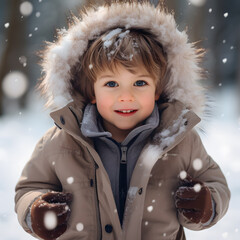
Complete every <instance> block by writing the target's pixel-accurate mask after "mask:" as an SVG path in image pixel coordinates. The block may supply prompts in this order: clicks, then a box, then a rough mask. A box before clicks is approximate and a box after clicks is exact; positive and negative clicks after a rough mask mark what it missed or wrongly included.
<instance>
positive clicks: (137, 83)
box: [134, 80, 147, 87]
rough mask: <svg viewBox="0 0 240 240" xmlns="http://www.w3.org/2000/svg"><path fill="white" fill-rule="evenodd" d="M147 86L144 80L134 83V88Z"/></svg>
mask: <svg viewBox="0 0 240 240" xmlns="http://www.w3.org/2000/svg"><path fill="white" fill-rule="evenodd" d="M145 85H147V83H146V82H145V81H143V80H138V81H136V82H135V83H134V86H138V87H141V86H145Z"/></svg>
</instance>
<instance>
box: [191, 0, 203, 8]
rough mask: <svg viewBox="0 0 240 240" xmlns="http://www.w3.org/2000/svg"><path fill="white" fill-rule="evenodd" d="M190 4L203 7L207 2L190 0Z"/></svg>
mask: <svg viewBox="0 0 240 240" xmlns="http://www.w3.org/2000/svg"><path fill="white" fill-rule="evenodd" d="M189 2H190V3H191V4H192V5H194V6H196V7H201V6H203V5H204V4H205V3H206V0H189Z"/></svg>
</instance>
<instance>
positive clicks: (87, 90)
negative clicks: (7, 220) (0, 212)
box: [15, 1, 230, 240]
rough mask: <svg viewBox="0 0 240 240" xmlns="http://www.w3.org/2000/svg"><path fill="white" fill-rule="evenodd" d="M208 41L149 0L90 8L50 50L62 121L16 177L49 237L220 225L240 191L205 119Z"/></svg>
mask: <svg viewBox="0 0 240 240" xmlns="http://www.w3.org/2000/svg"><path fill="white" fill-rule="evenodd" d="M198 58H199V56H198V54H197V51H196V49H194V48H193V46H192V45H191V44H190V43H188V42H187V36H186V34H185V33H184V32H183V33H181V32H179V31H178V30H177V29H176V25H175V22H174V19H173V16H172V15H170V14H168V13H166V12H165V11H164V10H163V9H161V8H160V7H157V8H155V7H154V6H152V5H151V4H149V3H147V2H143V3H138V1H129V2H128V1H125V2H124V3H118V2H116V3H112V4H110V5H109V6H102V7H99V8H90V9H87V10H86V12H85V13H84V14H82V19H81V20H78V19H75V21H74V24H73V26H71V27H70V29H69V30H68V31H67V32H66V31H63V32H61V33H60V35H59V40H58V41H57V42H56V43H53V44H51V45H49V47H48V48H47V50H46V52H45V54H44V56H43V69H44V72H45V77H44V79H43V81H42V83H41V87H42V90H43V93H44V94H45V95H46V97H47V98H48V106H50V107H52V109H53V110H54V111H52V113H51V117H52V118H53V120H54V122H55V124H56V127H53V128H52V129H50V130H49V131H48V132H47V133H46V134H45V135H44V137H43V138H42V139H41V140H40V141H39V143H38V144H37V146H36V149H35V151H34V153H33V155H32V158H31V160H30V161H29V162H28V163H27V164H26V166H25V168H24V170H23V173H22V176H21V178H20V180H19V182H18V184H17V186H16V197H15V201H16V212H17V214H18V219H19V222H20V224H21V225H22V226H23V228H24V229H25V230H26V231H27V232H29V233H30V234H32V235H33V236H34V237H37V238H41V239H56V238H58V239H59V240H60V239H61V240H67V239H68V240H69V239H71V240H73V239H91V240H94V239H112V240H113V239H114V240H120V239H121V240H132V239H134V240H140V239H142V240H148V239H151V240H154V239H168V240H173V239H174V240H175V239H176V240H183V239H185V235H184V230H183V227H186V228H189V229H193V230H201V229H205V228H209V227H211V226H212V225H214V224H215V223H217V221H219V220H220V219H221V218H222V217H223V215H224V214H225V213H226V211H227V208H228V202H229V199H230V192H229V189H228V187H227V183H226V180H225V177H224V176H223V174H222V172H221V170H220V168H219V167H218V165H217V164H216V163H215V162H214V161H213V160H212V159H211V157H210V156H208V154H207V153H206V151H205V149H204V147H203V145H202V143H201V140H200V138H199V136H198V134H197V133H196V131H194V130H193V128H194V126H196V124H197V123H199V121H200V119H199V117H198V116H197V115H196V114H195V113H194V112H193V111H195V112H197V113H198V114H202V113H203V110H204V109H203V107H204V93H203V89H202V88H201V87H200V85H199V84H198V80H199V79H200V70H201V69H200V68H199V66H198V64H197V63H198Z"/></svg>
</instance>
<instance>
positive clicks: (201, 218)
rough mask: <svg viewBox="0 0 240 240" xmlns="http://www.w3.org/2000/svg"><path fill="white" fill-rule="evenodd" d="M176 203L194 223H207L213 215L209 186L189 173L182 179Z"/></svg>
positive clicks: (176, 194)
mask: <svg viewBox="0 0 240 240" xmlns="http://www.w3.org/2000/svg"><path fill="white" fill-rule="evenodd" d="M175 205H176V208H177V209H178V211H179V212H180V213H181V214H183V215H184V216H185V217H186V218H187V219H189V220H190V221H191V222H192V223H200V222H201V223H203V224H204V223H207V222H208V221H209V220H210V218H211V217H212V215H213V209H212V198H211V193H210V190H209V188H208V187H206V186H205V185H204V183H203V182H201V181H198V180H195V179H193V178H192V177H190V176H189V175H188V176H187V178H185V179H183V180H181V184H180V187H179V188H178V190H177V191H176V193H175Z"/></svg>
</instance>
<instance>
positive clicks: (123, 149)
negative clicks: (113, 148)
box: [120, 147, 128, 164]
mask: <svg viewBox="0 0 240 240" xmlns="http://www.w3.org/2000/svg"><path fill="white" fill-rule="evenodd" d="M127 150H128V148H127V147H121V152H122V154H121V161H120V163H121V164H127Z"/></svg>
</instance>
